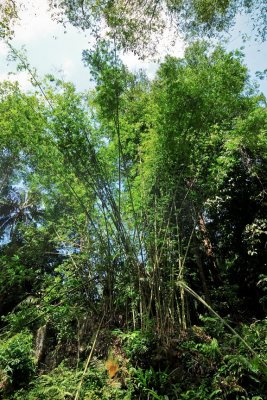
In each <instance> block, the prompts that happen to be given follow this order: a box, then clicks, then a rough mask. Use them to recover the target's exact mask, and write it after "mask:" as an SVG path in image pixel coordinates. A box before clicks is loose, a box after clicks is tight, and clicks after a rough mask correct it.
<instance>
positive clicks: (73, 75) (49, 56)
mask: <svg viewBox="0 0 267 400" xmlns="http://www.w3.org/2000/svg"><path fill="white" fill-rule="evenodd" d="M25 5H26V7H25V10H22V12H21V13H20V17H21V20H20V24H17V25H16V26H15V38H14V40H13V45H14V46H15V47H16V48H20V47H21V46H22V45H24V46H25V47H26V49H27V54H28V58H29V61H30V63H31V65H32V66H33V67H36V68H37V70H38V73H39V75H40V76H43V75H45V74H46V73H54V74H56V75H58V76H63V77H64V78H65V79H66V80H69V81H72V82H74V83H75V85H76V87H77V89H79V90H86V89H88V88H89V87H90V86H91V85H92V84H91V82H90V74H89V71H88V69H86V68H85V67H84V66H83V63H82V60H81V58H82V56H81V54H82V50H84V49H86V48H88V47H89V43H88V42H89V39H90V38H89V37H86V35H85V34H84V33H82V32H79V31H78V30H77V29H76V28H73V27H71V26H68V27H67V30H66V33H64V32H65V30H64V28H63V26H62V25H60V24H57V23H56V22H54V21H53V20H52V19H51V16H50V14H49V12H48V11H47V8H48V6H47V0H35V1H33V0H26V1H25ZM240 30H241V31H242V32H243V33H244V32H245V33H247V34H248V35H250V34H252V24H251V22H250V21H249V17H244V18H238V22H237V24H236V27H235V29H234V30H233V32H232V34H231V37H230V40H229V43H228V44H227V46H226V47H227V48H228V49H231V50H232V49H235V48H239V47H241V46H242V45H244V44H243V43H242V40H241V33H240ZM169 42H170V41H169V39H168V37H167V36H166V37H164V38H163V40H162V42H161V45H160V48H159V52H160V55H161V56H162V57H163V56H164V55H165V54H166V53H167V52H168V51H169V52H171V53H172V54H173V55H175V56H182V54H183V50H184V44H183V42H182V41H181V40H177V42H176V45H175V47H174V48H168V46H167V43H169ZM244 52H245V63H246V64H247V66H248V68H249V70H250V71H251V76H252V78H254V77H255V72H256V71H258V70H264V69H266V68H267V65H266V60H267V57H266V56H267V43H265V44H260V43H255V42H254V41H249V42H247V43H246V44H245V50H244ZM6 55H7V48H6V47H5V45H4V44H3V43H0V80H4V79H11V80H14V79H17V80H18V81H19V82H20V84H21V86H22V88H23V89H25V90H26V89H29V88H30V83H29V82H28V78H27V73H26V72H20V73H18V74H17V75H16V76H8V72H10V71H15V66H14V65H10V64H9V65H7V62H6ZM123 60H124V62H125V63H126V64H127V65H128V67H129V68H130V69H132V70H137V69H139V68H143V69H145V70H146V71H147V74H148V75H149V76H150V77H152V76H153V75H154V74H155V71H156V69H157V63H156V62H149V61H146V62H142V61H140V60H138V58H137V57H135V56H134V55H133V54H127V55H124V56H123ZM259 84H260V90H261V91H263V92H264V93H265V95H267V81H266V80H265V81H260V82H259Z"/></svg>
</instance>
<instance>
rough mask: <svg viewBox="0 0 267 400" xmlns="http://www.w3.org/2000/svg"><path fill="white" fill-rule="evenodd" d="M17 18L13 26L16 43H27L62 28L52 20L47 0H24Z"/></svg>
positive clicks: (53, 33) (45, 36) (55, 32)
mask: <svg viewBox="0 0 267 400" xmlns="http://www.w3.org/2000/svg"><path fill="white" fill-rule="evenodd" d="M19 18H20V20H19V21H18V22H17V23H16V25H15V27H14V32H15V42H16V43H20V44H27V43H29V42H33V41H37V40H39V39H41V38H47V36H48V35H55V34H57V33H58V32H59V31H60V30H62V27H60V25H58V24H57V23H56V22H55V21H53V20H52V17H51V13H50V12H49V10H48V1H47V0H35V1H33V0H26V1H25V2H24V7H23V8H22V9H21V10H20V12H19Z"/></svg>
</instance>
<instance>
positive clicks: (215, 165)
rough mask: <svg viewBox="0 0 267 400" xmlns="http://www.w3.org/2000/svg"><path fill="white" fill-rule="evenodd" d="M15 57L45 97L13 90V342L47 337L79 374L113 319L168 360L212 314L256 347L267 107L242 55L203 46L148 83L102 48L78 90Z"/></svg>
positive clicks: (5, 174) (5, 125)
mask: <svg viewBox="0 0 267 400" xmlns="http://www.w3.org/2000/svg"><path fill="white" fill-rule="evenodd" d="M11 52H13V56H14V57H15V58H16V59H17V61H18V63H19V67H20V68H21V69H27V70H28V71H30V72H31V78H32V84H33V89H32V91H31V92H29V93H23V92H22V91H21V90H20V89H19V87H18V85H17V84H11V83H8V82H3V83H1V87H0V96H1V99H0V112H1V120H0V135H1V141H0V143H1V153H0V156H1V181H0V184H1V185H0V188H1V203H0V213H1V220H0V221H1V226H0V228H1V237H2V244H1V249H0V259H1V272H0V282H1V289H0V300H1V301H0V313H1V316H2V320H1V335H2V337H3V338H4V339H3V340H8V339H7V338H8V337H10V335H11V336H12V335H15V334H16V333H18V332H20V331H24V330H25V329H26V330H27V331H30V332H32V333H33V334H34V335H36V332H39V330H40V328H41V327H46V328H45V329H47V330H48V331H47V333H46V337H50V345H49V346H50V347H49V349H50V350H51V348H52V349H57V350H58V353H60V352H61V351H62V350H63V351H64V352H66V354H69V357H70V358H71V359H75V363H77V365H79V362H80V361H83V360H84V357H85V355H86V354H88V348H87V347H86V346H87V344H85V342H86V340H88V335H90V334H91V333H92V332H95V331H96V330H97V327H98V326H99V323H100V321H101V329H102V328H103V329H104V328H105V329H110V330H112V329H119V330H121V331H123V332H128V331H134V332H136V331H140V332H143V333H144V334H145V333H146V332H153V334H154V335H156V337H157V340H158V342H159V343H160V346H161V347H162V348H168V346H170V345H171V344H172V345H173V340H174V339H175V338H177V337H180V336H181V335H186V332H190V330H192V329H193V328H192V327H194V326H197V325H199V324H200V319H201V315H208V314H209V312H210V311H211V312H212V313H213V315H215V317H216V318H218V319H216V320H217V321H219V322H220V321H222V322H223V323H224V324H226V330H227V329H228V328H230V334H231V335H234V336H235V334H237V336H238V338H240V339H241V345H242V340H243V339H242V334H241V336H240V334H238V333H237V332H236V331H235V329H237V330H238V329H239V325H240V324H243V323H245V322H246V323H248V324H249V323H252V322H253V321H254V320H255V319H257V320H259V321H260V320H264V316H265V313H266V296H265V293H266V233H267V221H266V205H267V202H266V162H267V159H266V154H267V140H266V120H267V115H266V99H265V97H264V96H263V95H262V94H260V93H259V92H258V90H257V87H256V85H254V84H253V82H252V81H251V80H250V79H249V75H248V71H247V69H246V67H245V66H244V65H243V63H242V54H241V53H240V52H235V53H227V52H226V51H225V50H224V49H223V48H222V47H220V46H218V47H217V48H215V49H211V48H209V46H208V45H207V44H206V43H205V42H196V43H195V44H194V45H192V46H189V47H188V48H187V49H186V52H185V55H184V57H183V58H175V57H167V58H166V59H165V60H164V61H163V62H162V64H161V65H160V67H159V70H158V72H157V74H156V76H155V78H154V79H153V80H149V79H148V78H147V77H146V75H145V73H144V72H142V71H139V72H137V73H136V74H134V73H131V72H129V70H128V69H127V68H126V67H125V66H124V65H123V63H122V62H121V61H120V59H119V56H118V54H117V51H116V47H115V45H114V43H113V42H108V41H99V42H98V44H97V47H96V48H95V49H94V50H91V51H84V53H83V60H84V63H85V65H87V66H88V69H89V70H90V73H91V76H92V77H93V79H94V82H95V88H94V89H92V90H90V91H88V92H85V93H78V92H76V91H75V87H74V86H73V85H72V84H71V83H67V82H63V81H61V80H59V79H57V78H56V77H54V76H51V75H49V76H47V77H46V78H45V80H40V79H39V78H38V76H37V74H36V72H35V71H33V70H31V67H30V66H29V65H28V63H27V60H26V59H25V57H24V56H23V55H22V54H20V53H18V52H16V51H14V50H13V49H12V48H11ZM225 321H228V322H225ZM219 322H218V323H219ZM231 330H232V331H231ZM98 334H99V332H98ZM179 335H180V336H179ZM238 340H239V339H238ZM243 342H244V343H245V347H246V346H247V348H246V351H247V352H248V353H250V354H252V353H253V354H254V355H255V354H256V355H257V353H258V357H259V364H261V368H263V369H264V368H266V364H265V361H264V359H263V358H261V356H260V354H259V353H260V352H261V351H262V349H261V348H258V349H257V348H255V346H253V344H251V343H250V344H248V343H247V342H246V340H243ZM94 346H95V345H94ZM94 346H93V350H94ZM256 347H257V346H256ZM60 349H61V350H60ZM64 349H65V350H64ZM66 349H67V350H66ZM46 351H47V353H46V354H41V353H43V352H44V349H43V348H42V347H41V349H40V353H38V354H37V363H40V362H43V363H44V359H45V356H46V357H48V355H47V354H48V353H49V351H48V350H46ZM251 352H252V353H251ZM1 354H2V353H1V352H0V358H1ZM90 354H91V353H90ZM91 356H92V355H91ZM91 356H90V360H89V362H90V361H91ZM58 357H59V359H60V356H58ZM89 362H88V364H89ZM46 363H47V364H49V361H47V358H46ZM50 364H51V363H50ZM52 364H53V363H52ZM14 370H15V371H17V372H16V373H17V374H18V375H17V376H19V371H18V370H16V368H15V369H14ZM85 372H86V371H85ZM5 373H7V375H8V372H5ZM19 379H22V381H23V382H24V380H23V379H24V378H19ZM19 379H18V380H17V385H18V386H17V388H20V387H21V386H20V381H19ZM3 382H4V383H3ZM5 382H6V381H5V380H4V378H3V379H2V389H3V390H7V393H8V390H9V389H6V387H5ZM13 385H14V387H15V388H16V382H15V381H13ZM217 390H222V389H217ZM147 393H148V392H146V394H145V395H144V397H139V398H150V397H148V394H147ZM218 393H219V392H218ZM221 393H222V392H221ZM10 396H11V395H10ZM145 396H146V397H145ZM151 396H152V395H151ZM155 396H156V395H155ZM205 396H207V395H205ZM221 396H222V397H216V398H218V399H219V398H228V397H223V395H222V394H221ZM78 397H79V394H78V395H77V394H76V397H75V398H78ZM7 398H8V397H7ZM10 398H12V397H10ZM18 398H19V397H18ZM21 398H23V397H21ZM35 398H37V397H35ZM54 398H67V397H54ZM71 398H72V397H71ZM73 398H74V397H73ZM88 398H89V397H88ZM90 398H91V397H90ZM99 398H101V397H99ZM102 398H104V397H102ZM107 398H108V397H107ZM110 398H115V397H110ZM118 398H119V397H118ZM121 398H126V397H121ZM132 398H138V397H134V396H133V397H132ZM151 398H153V397H151ZM154 398H157V397H154ZM158 398H163V397H158ZM165 398H166V397H165ZM168 398H180V397H168ZM182 398H186V397H182ZM188 398H189V397H188ZM191 398H194V397H191ZM195 398H200V397H195ZM201 398H202V397H201ZM203 398H208V397H203ZM209 398H211V397H209ZM213 398H215V397H213ZM229 398H230V397H229ZM232 398H240V399H241V397H232ZM244 398H245V397H244ZM247 398H248V397H247ZM257 398H261V397H257Z"/></svg>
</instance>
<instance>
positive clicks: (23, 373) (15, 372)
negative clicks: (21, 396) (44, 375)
mask: <svg viewBox="0 0 267 400" xmlns="http://www.w3.org/2000/svg"><path fill="white" fill-rule="evenodd" d="M35 368H36V366H35V363H34V357H33V348H32V334H30V333H29V332H28V331H24V332H21V333H18V334H16V335H14V336H12V337H11V338H8V339H5V338H2V339H1V341H0V370H1V374H2V375H3V376H5V377H6V378H7V381H6V382H5V381H4V382H1V387H2V390H3V392H5V390H7V389H8V388H9V385H12V386H13V387H14V388H19V387H21V386H24V385H26V384H28V383H29V381H30V380H31V378H32V377H33V374H34V372H35Z"/></svg>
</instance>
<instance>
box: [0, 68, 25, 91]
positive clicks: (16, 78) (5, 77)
mask: <svg viewBox="0 0 267 400" xmlns="http://www.w3.org/2000/svg"><path fill="white" fill-rule="evenodd" d="M3 81H9V82H18V83H19V86H20V88H21V89H22V90H25V91H26V90H29V89H31V88H32V85H31V82H30V79H29V74H28V72H26V71H21V72H18V73H16V74H8V73H2V74H0V82H3Z"/></svg>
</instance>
